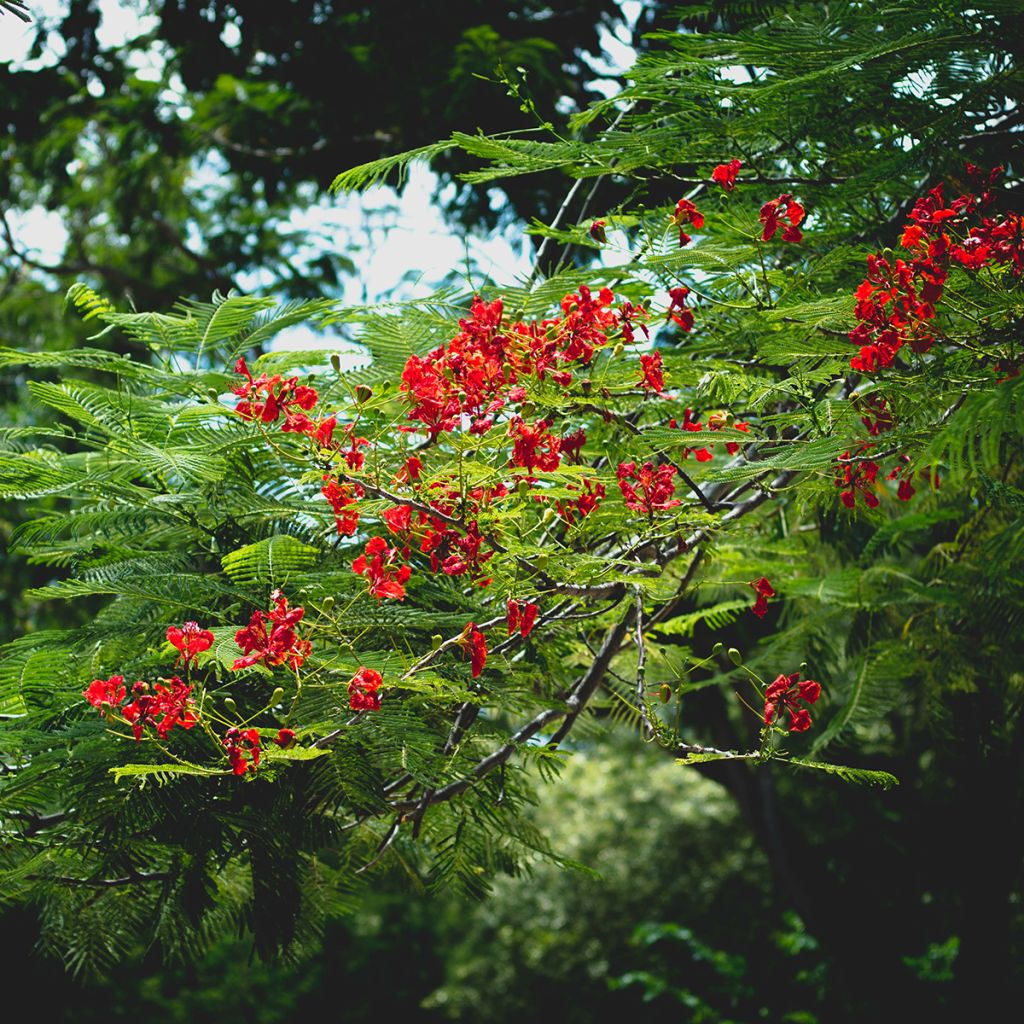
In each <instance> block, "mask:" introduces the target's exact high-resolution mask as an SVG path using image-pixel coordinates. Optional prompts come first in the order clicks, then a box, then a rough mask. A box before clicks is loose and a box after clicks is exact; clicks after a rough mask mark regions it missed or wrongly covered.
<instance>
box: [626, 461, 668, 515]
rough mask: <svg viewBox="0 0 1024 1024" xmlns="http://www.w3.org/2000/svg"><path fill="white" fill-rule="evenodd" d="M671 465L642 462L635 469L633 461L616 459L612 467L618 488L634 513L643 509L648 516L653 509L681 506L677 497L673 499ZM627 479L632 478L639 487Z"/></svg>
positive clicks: (660, 509)
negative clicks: (615, 464)
mask: <svg viewBox="0 0 1024 1024" xmlns="http://www.w3.org/2000/svg"><path fill="white" fill-rule="evenodd" d="M675 473H676V468H675V466H655V465H654V463H653V462H645V463H644V464H643V465H642V466H641V467H640V468H639V469H637V466H636V463H635V462H620V463H619V466H618V469H617V470H616V476H617V477H618V480H619V490H620V491H622V496H623V497H624V498H625V499H626V508H628V509H632V510H633V511H634V512H646V513H647V515H649V516H651V515H653V514H654V513H655V512H656V511H665V510H666V509H670V508H672V507H673V506H675V505H681V504H682V501H680V499H679V498H673V497H672V495H673V494H675V489H676V485H675V483H674V482H673V480H672V477H674V476H675ZM630 481H635V482H636V484H637V486H638V487H639V489H640V493H637V488H636V487H634V486H633V484H632V483H630Z"/></svg>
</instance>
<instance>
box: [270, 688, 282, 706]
mask: <svg viewBox="0 0 1024 1024" xmlns="http://www.w3.org/2000/svg"><path fill="white" fill-rule="evenodd" d="M283 697H284V687H283V686H278V687H277V688H276V689H275V690H274V692H273V693H272V694H271V695H270V706H271V707H274V705H276V704H280V703H281V699H282V698H283Z"/></svg>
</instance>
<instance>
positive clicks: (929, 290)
mask: <svg viewBox="0 0 1024 1024" xmlns="http://www.w3.org/2000/svg"><path fill="white" fill-rule="evenodd" d="M1002 171H1003V169H1002V168H1001V167H997V168H996V169H995V170H994V171H992V172H991V174H989V175H988V177H987V179H986V178H985V176H984V175H983V173H982V172H981V171H980V170H979V169H978V168H977V167H975V166H974V165H973V164H968V165H967V173H968V178H969V179H970V180H971V181H972V183H973V184H974V185H975V187H976V188H978V189H980V190H981V195H980V196H978V195H975V194H974V193H970V192H968V193H964V194H963V195H961V196H958V197H957V198H956V199H954V200H953V201H952V202H951V203H949V204H948V205H947V204H946V201H945V198H944V196H943V187H942V185H941V184H939V185H936V186H935V187H934V188H933V189H930V190H929V192H928V194H927V195H925V196H922V197H921V198H920V199H918V200H917V202H916V203H915V204H914V209H913V210H912V211H911V213H910V222H909V223H908V224H907V225H906V228H905V229H904V231H903V234H902V236H901V238H900V244H901V245H902V246H903V247H904V248H905V249H908V250H909V251H910V252H911V253H912V258H911V259H909V260H904V259H896V260H895V262H894V263H890V262H889V261H888V260H887V259H885V258H884V257H883V256H881V255H880V254H876V255H873V256H869V257H868V274H867V277H866V278H865V279H864V281H863V282H862V284H861V285H860V287H859V288H858V289H857V291H856V300H857V303H856V306H855V308H854V315H855V316H856V317H857V319H858V321H860V322H859V323H858V324H857V326H856V327H855V328H854V329H853V330H852V331H851V332H850V334H849V337H850V340H851V341H852V342H853V343H854V344H855V345H858V346H859V347H860V354H859V355H857V356H854V357H853V358H852V359H851V360H850V366H851V367H853V369H855V370H859V371H861V372H862V373H872V372H874V371H875V370H877V369H879V368H885V367H887V366H890V365H891V364H892V362H893V360H894V359H895V358H896V354H897V353H898V352H899V350H900V349H901V348H902V347H903V346H904V345H905V344H909V345H910V347H911V349H913V351H915V352H919V353H924V352H927V351H928V350H929V349H930V348H931V346H932V344H933V343H934V341H935V335H934V333H933V331H932V330H931V328H930V327H929V322H930V321H931V320H933V319H934V318H935V309H936V305H937V303H938V301H939V300H940V299H941V298H942V293H943V289H944V286H945V282H946V277H947V275H948V272H949V265H950V261H953V262H956V263H959V264H960V265H961V266H963V267H964V268H966V269H968V270H980V269H981V268H982V267H984V266H987V265H989V264H1003V263H1009V264H1011V265H1012V269H1013V273H1014V274H1015V275H1018V276H1019V275H1020V274H1021V273H1024V236H1022V222H1021V218H1020V216H1019V215H1017V214H1007V215H1006V216H1004V217H1002V218H992V217H984V216H982V217H981V223H980V224H978V225H975V226H973V227H971V228H970V229H969V230H966V233H964V231H965V222H966V220H967V218H968V217H970V216H972V215H975V214H979V215H980V213H981V211H982V210H983V209H984V208H985V207H986V206H988V205H989V204H991V202H992V201H993V199H994V198H995V194H994V193H993V192H992V190H991V186H992V185H994V184H995V182H996V181H997V180H998V179H999V177H1000V175H1001V174H1002ZM954 232H958V233H959V234H954Z"/></svg>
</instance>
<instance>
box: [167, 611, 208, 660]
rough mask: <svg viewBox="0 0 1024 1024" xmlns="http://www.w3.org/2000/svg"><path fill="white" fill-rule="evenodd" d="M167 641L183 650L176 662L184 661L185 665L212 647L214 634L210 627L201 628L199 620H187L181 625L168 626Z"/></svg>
mask: <svg viewBox="0 0 1024 1024" xmlns="http://www.w3.org/2000/svg"><path fill="white" fill-rule="evenodd" d="M167 642H168V643H169V644H170V645H171V646H172V647H177V649H178V650H179V651H181V654H180V655H179V656H178V660H177V661H176V662H175V664H178V662H184V663H185V665H188V664H189V662H190V661H192V660H193V659H195V658H198V657H199V655H200V654H201V653H202V652H203V651H207V650H209V649H210V646H211V645H212V644H213V634H212V633H211V632H210V631H209V630H208V629H200V628H199V623H198V622H186V623H184V624H183V625H181V626H169V627H168V629H167Z"/></svg>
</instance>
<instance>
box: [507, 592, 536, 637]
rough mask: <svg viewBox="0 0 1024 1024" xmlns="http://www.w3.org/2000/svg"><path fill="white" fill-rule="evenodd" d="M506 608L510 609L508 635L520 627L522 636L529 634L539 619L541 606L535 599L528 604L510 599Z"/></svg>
mask: <svg viewBox="0 0 1024 1024" xmlns="http://www.w3.org/2000/svg"><path fill="white" fill-rule="evenodd" d="M506 608H507V609H508V635H509V636H511V635H512V634H513V633H514V632H515V631H516V629H518V630H519V633H520V635H521V636H524V637H526V636H529V635H530V630H531V629H533V624H534V623H535V622H536V621H537V613H538V612H539V611H540V606H539V605H538V604H537V603H536V602H535V601H530V602H529V603H528V604H520V603H519V602H518V601H509V602H508V604H507V605H506Z"/></svg>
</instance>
